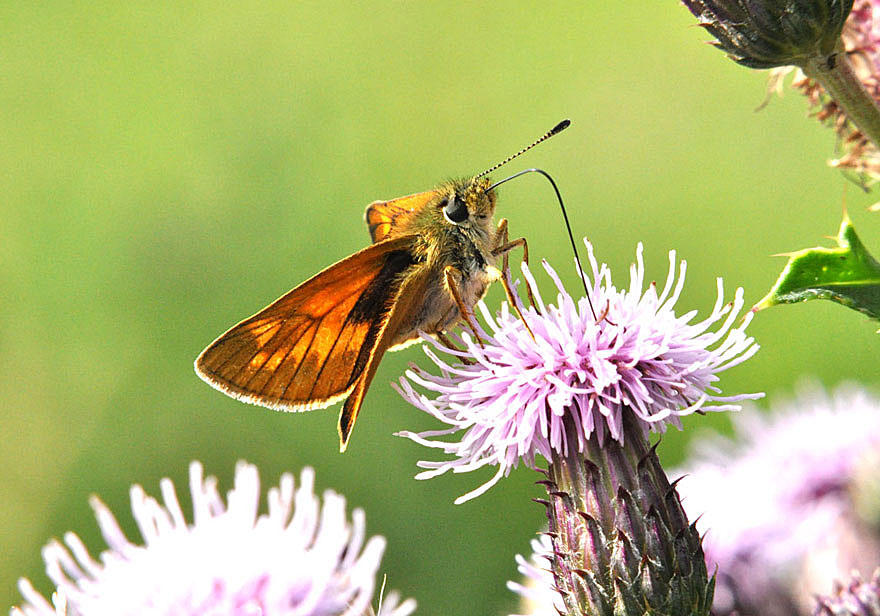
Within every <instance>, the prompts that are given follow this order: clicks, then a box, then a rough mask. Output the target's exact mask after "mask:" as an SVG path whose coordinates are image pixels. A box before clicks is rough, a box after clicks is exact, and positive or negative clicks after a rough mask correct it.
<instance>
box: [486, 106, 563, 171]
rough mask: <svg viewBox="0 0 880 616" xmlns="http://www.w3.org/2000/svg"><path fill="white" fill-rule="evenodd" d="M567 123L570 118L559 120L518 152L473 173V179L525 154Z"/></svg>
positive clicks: (561, 129) (559, 131)
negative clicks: (479, 171)
mask: <svg viewBox="0 0 880 616" xmlns="http://www.w3.org/2000/svg"><path fill="white" fill-rule="evenodd" d="M569 125H571V120H563V121H562V122H560V123H559V124H557V125H556V126H554V127H553V128H551V129H550V130H549V131H547V132H546V133H544V135H543V136H541V137H540V138H538V139H535V141H534V142H533V143H532V144H531V145H528V146H526V147H524V148H523V149H521V150H520V151H519V152H517V153H516V154H514V155H512V156H508V157H507V158H505V159H504V160H502V161H501V162H500V163H498V164H497V165H493V166H491V167H489V168H488V169H486V170H485V171H483V173H481V174H480V175H475V176H474V179H477V178H481V177H483V176H484V175H488V174H490V173H492V172H493V171H495V170H496V169H497V168H498V167H501V166H502V165H506V164H507V163H509V162H510V161H512V160H513V159H514V158H516V157H517V156H519V155H521V154H525V153H526V152H528V151H529V150H531V149H532V148H533V147H535V146H536V145H538V144H539V143H541V142H542V141H547V140H548V139H549V138H550V137H552V136H553V135H556V134H558V133H561V132H562V131H564V130H565V129H566V128H568V127H569ZM508 179H510V178H508Z"/></svg>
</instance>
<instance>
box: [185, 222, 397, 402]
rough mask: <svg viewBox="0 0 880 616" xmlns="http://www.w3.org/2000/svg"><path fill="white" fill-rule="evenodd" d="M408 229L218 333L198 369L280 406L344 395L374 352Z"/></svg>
mask: <svg viewBox="0 0 880 616" xmlns="http://www.w3.org/2000/svg"><path fill="white" fill-rule="evenodd" d="M413 239H414V238H413V236H402V237H398V238H394V239H389V240H387V241H384V242H380V243H377V244H373V245H371V246H368V247H367V248H364V249H363V250H361V251H359V252H356V253H355V254H353V255H351V256H350V257H348V258H346V259H343V260H342V261H339V262H338V263H336V264H334V265H331V266H330V267H328V268H327V269H325V270H323V271H322V272H320V273H318V274H316V275H315V276H313V277H312V278H310V279H309V280H307V281H305V282H304V283H302V284H301V285H299V286H298V287H296V288H295V289H293V290H292V291H290V292H289V293H287V294H286V295H284V296H282V297H281V298H279V299H278V300H276V301H275V302H274V303H272V304H271V305H270V306H268V307H266V308H264V309H263V310H261V311H260V312H258V313H257V314H255V315H254V316H252V317H250V318H248V319H245V320H244V321H242V322H241V323H239V324H238V325H236V326H234V327H232V328H231V329H230V330H229V331H227V332H226V333H225V334H223V335H222V336H220V337H219V338H217V340H215V341H214V342H213V343H211V345H210V346H208V348H206V349H205V350H204V351H203V352H202V354H201V355H199V357H198V359H196V362H195V367H196V372H197V373H198V374H199V376H201V377H202V378H203V379H204V380H205V381H206V382H208V383H209V384H210V385H211V386H213V387H215V388H217V389H219V390H220V391H222V392H224V393H226V394H228V395H230V396H233V397H235V398H239V399H241V400H244V401H245V402H250V403H253V404H259V405H262V406H267V407H270V408H275V409H281V410H294V411H295V410H308V409H313V408H323V407H326V406H329V405H331V404H333V403H334V402H336V401H337V400H340V399H342V398H344V397H346V396H347V395H348V394H349V393H350V392H351V391H352V389H354V387H355V385H356V384H357V383H358V379H359V377H360V376H361V374H362V373H363V371H364V369H365V367H366V366H367V364H368V363H369V360H370V358H371V357H372V356H373V350H374V347H375V346H376V343H377V342H378V340H379V335H380V333H381V332H382V331H383V330H384V328H385V325H386V323H387V320H388V314H389V312H390V311H391V307H392V304H393V301H392V300H393V299H394V297H395V296H396V294H397V291H398V288H399V286H400V283H401V280H402V278H403V277H402V276H401V274H403V273H404V272H405V271H406V270H407V269H408V268H409V267H411V266H412V265H413V259H412V255H411V253H410V251H409V247H410V246H411V244H412V242H413Z"/></svg>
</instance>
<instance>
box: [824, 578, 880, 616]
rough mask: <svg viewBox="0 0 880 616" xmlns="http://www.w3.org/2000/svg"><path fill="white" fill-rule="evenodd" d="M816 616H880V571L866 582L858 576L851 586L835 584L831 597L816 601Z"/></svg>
mask: <svg viewBox="0 0 880 616" xmlns="http://www.w3.org/2000/svg"><path fill="white" fill-rule="evenodd" d="M813 613H814V614H815V616H877V614H880V569H876V570H875V571H874V576H873V577H872V578H871V580H870V581H868V582H865V581H864V580H862V578H861V576H860V575H858V574H856V575H854V576H853V579H852V580H851V581H850V583H849V584H847V585H846V586H843V585H842V584H835V587H834V591H833V592H832V594H831V595H830V596H827V597H818V598H817V599H816V610H815V611H814V612H813Z"/></svg>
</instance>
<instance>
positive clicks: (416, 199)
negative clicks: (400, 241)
mask: <svg viewBox="0 0 880 616" xmlns="http://www.w3.org/2000/svg"><path fill="white" fill-rule="evenodd" d="M437 194H438V193H437V191H436V190H429V191H427V192H420V193H416V194H414V195H407V196H406V197H399V198H397V199H392V200H391V201H373V202H372V203H371V204H370V205H368V206H367V211H366V213H365V214H364V218H365V219H366V221H367V226H368V227H369V228H370V237H371V238H372V240H373V242H374V243H376V242H381V241H382V240H385V239H387V238H388V237H389V236H391V235H393V234H394V230H397V231H398V233H399V232H400V229H401V228H402V227H404V226H406V224H407V222H408V221H409V220H411V219H412V218H413V217H414V216H415V214H416V213H417V212H419V211H420V210H421V209H422V208H424V207H425V206H426V205H427V204H428V203H429V202H430V201H431V200H432V199H434V198H435V197H437Z"/></svg>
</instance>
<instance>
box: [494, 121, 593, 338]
mask: <svg viewBox="0 0 880 616" xmlns="http://www.w3.org/2000/svg"><path fill="white" fill-rule="evenodd" d="M566 126H567V125H566ZM563 128H565V126H563ZM560 130H561V129H560ZM547 136H552V131H551V132H550V133H548V134H547ZM546 138H547V137H546V136H545V137H544V139H546ZM539 142H540V141H539ZM530 147H531V146H530ZM527 149H528V148H527ZM526 173H540V174H541V175H543V176H544V177H545V178H547V180H548V181H549V182H550V184H551V185H552V186H553V190H554V191H556V198H557V199H558V200H559V207H560V208H561V209H562V217H563V218H564V219H565V228H566V230H568V239H569V240H571V249H572V250H573V251H574V260H575V261H576V262H577V266H578V272H580V275H581V282H582V283H584V291H585V292H586V294H587V302H588V303H589V304H590V312H592V313H593V319H597V320H598V317H597V316H596V309H595V308H593V300H592V299H590V290H589V289H588V288H587V278H586V275H585V274H584V268H583V267H582V266H581V258H580V256H579V255H578V249H577V244H575V241H574V235H572V233H571V225H570V224H569V222H568V214H567V213H566V212H565V204H564V203H563V202H562V195H561V194H560V192H559V188H558V187H557V186H556V182H554V181H553V178H551V177H550V174H549V173H547V172H546V171H544V170H543V169H536V168H534V167H533V168H531V169H524V170H522V171H520V172H519V173H514V174H513V175H511V176H510V177H506V178H504V179H503V180H499V181H497V182H495V183H494V184H492V185H491V186H490V187H489V188H487V189H486V192H489V191H490V190H494V189H495V188H498V187H499V186H501V185H502V184H504V182H509V181H510V180H512V179H514V178H518V177H519V176H521V175H525V174H526Z"/></svg>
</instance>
